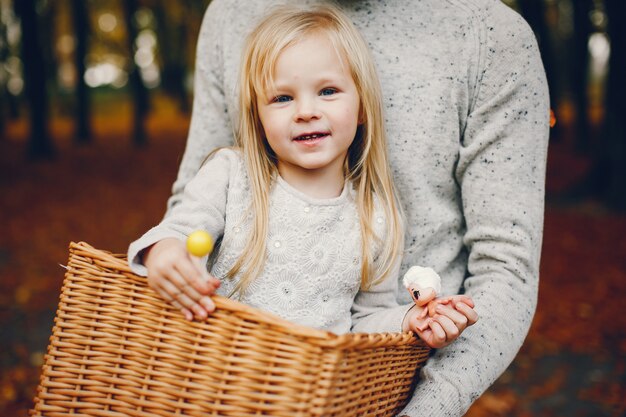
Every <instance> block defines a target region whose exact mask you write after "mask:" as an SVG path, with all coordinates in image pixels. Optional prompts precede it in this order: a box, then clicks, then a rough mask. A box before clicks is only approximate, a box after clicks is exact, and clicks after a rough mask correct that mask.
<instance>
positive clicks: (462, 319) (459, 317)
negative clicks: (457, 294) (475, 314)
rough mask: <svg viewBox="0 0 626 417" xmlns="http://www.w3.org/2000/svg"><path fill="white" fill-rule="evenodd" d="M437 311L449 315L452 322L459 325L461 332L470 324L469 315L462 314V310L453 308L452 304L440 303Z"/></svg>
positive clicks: (445, 315)
mask: <svg viewBox="0 0 626 417" xmlns="http://www.w3.org/2000/svg"><path fill="white" fill-rule="evenodd" d="M460 304H463V305H465V304H464V303H460ZM460 304H459V305H460ZM435 311H436V312H437V313H438V314H441V315H442V316H444V317H447V318H449V319H450V320H452V322H453V323H454V324H455V326H456V327H457V329H458V330H459V332H462V331H463V330H465V328H466V327H467V326H468V319H467V317H466V316H465V315H464V314H462V313H461V312H459V311H457V310H455V309H453V308H452V307H450V306H447V305H439V306H437V308H436V310H435Z"/></svg>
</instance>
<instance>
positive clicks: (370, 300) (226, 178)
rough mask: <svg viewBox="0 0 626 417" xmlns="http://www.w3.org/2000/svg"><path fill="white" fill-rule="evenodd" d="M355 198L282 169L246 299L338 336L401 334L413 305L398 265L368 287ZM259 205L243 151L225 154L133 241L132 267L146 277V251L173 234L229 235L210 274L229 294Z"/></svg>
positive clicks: (380, 232) (378, 222)
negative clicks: (319, 189) (306, 185)
mask: <svg viewBox="0 0 626 417" xmlns="http://www.w3.org/2000/svg"><path fill="white" fill-rule="evenodd" d="M354 196H355V191H354V189H353V187H352V186H351V183H349V182H347V183H346V185H345V186H344V188H343V191H342V192H341V194H340V195H339V196H338V197H335V198H326V199H319V198H313V197H310V196H307V195H306V194H304V193H302V192H300V191H298V190H297V189H295V188H293V187H292V186H290V185H289V184H288V183H287V182H286V181H285V180H283V179H282V178H281V177H280V176H277V177H276V179H275V180H274V181H273V183H272V187H271V189H270V196H269V202H270V207H269V212H270V216H269V223H268V238H267V242H266V245H267V251H266V253H267V257H266V261H265V263H264V267H263V269H262V271H261V273H260V274H259V276H258V277H256V279H255V280H254V281H253V282H252V283H251V285H250V287H249V288H248V289H247V290H246V291H245V292H244V293H243V294H241V293H237V294H236V295H237V299H239V301H241V302H243V303H246V304H248V305H251V306H253V307H257V308H260V309H263V310H266V311H270V312H272V313H274V314H276V315H278V316H280V317H282V318H284V319H287V320H290V321H292V322H294V323H298V324H302V325H306V326H311V327H315V328H318V329H323V330H328V331H332V332H334V333H338V334H341V333H346V332H349V331H350V330H352V331H356V332H366V333H374V332H399V331H401V327H402V319H403V318H404V316H405V314H406V312H407V310H408V308H409V307H410V306H409V305H404V306H399V305H398V304H397V302H396V292H397V288H398V280H397V279H396V277H397V275H398V271H397V269H398V268H399V262H398V265H396V269H395V270H394V271H393V272H392V273H391V274H390V275H389V277H388V278H387V279H385V280H382V281H381V280H378V281H377V283H376V285H372V286H371V287H369V288H368V289H367V290H360V289H359V288H360V286H361V264H362V262H361V232H360V230H361V228H360V224H359V217H358V211H357V208H356V203H355V200H354ZM250 205H251V193H250V180H249V177H248V174H247V173H246V170H245V164H244V162H243V160H242V158H241V155H240V153H239V152H238V151H236V150H233V149H221V150H219V151H217V152H216V153H215V155H214V156H213V157H212V158H211V159H210V160H209V161H208V162H207V163H206V164H205V165H203V166H202V168H201V169H200V171H199V172H198V174H197V175H196V176H195V177H194V178H193V179H192V180H191V181H190V182H189V183H188V184H187V186H186V187H185V191H184V193H183V196H182V199H181V201H180V203H179V204H177V205H176V206H175V207H174V208H173V209H172V211H171V213H170V215H169V216H167V218H165V219H163V220H162V221H161V223H159V224H158V225H156V226H155V227H153V228H152V229H150V230H148V231H147V232H146V233H145V234H144V235H143V236H141V237H140V238H139V239H137V240H136V241H134V242H133V243H131V245H130V247H129V250H128V260H129V264H130V267H131V268H132V270H133V271H134V272H136V273H137V274H140V275H146V273H147V270H146V267H145V266H144V265H142V264H141V261H140V257H139V256H138V255H139V253H140V252H141V251H142V250H144V249H146V248H147V247H149V246H151V245H153V244H154V243H156V242H158V241H159V240H162V239H164V238H168V237H173V238H177V239H180V240H182V241H185V239H186V238H187V236H189V234H190V233H191V232H193V231H195V230H206V231H208V232H209V233H210V234H211V235H212V236H214V237H215V238H216V239H218V240H219V241H220V242H221V243H220V244H219V247H218V248H216V255H215V256H214V257H213V258H212V262H211V273H212V274H213V275H214V276H215V277H217V278H219V279H220V280H221V285H220V287H219V288H218V290H217V293H218V294H219V295H223V296H225V297H228V296H229V295H230V294H231V293H232V292H233V290H234V289H235V286H236V285H237V284H238V283H239V279H240V274H238V275H235V276H234V277H233V278H231V279H229V278H225V277H226V273H227V272H228V271H229V270H230V269H231V268H232V267H233V265H234V264H235V262H236V261H237V260H238V259H239V258H240V257H241V256H242V253H243V249H244V248H245V245H246V241H247V240H248V239H249V236H250V231H251V228H252V224H253V218H252V214H251V212H250ZM377 207H378V206H377ZM383 216H384V214H383V212H382V210H381V209H380V208H378V209H377V210H376V211H375V213H374V222H373V225H372V228H373V230H374V233H376V235H377V236H378V237H379V238H381V239H385V236H386V228H385V224H386V222H385V221H384V217H383ZM380 249H381V248H380V244H376V243H373V244H372V248H371V250H372V254H373V256H372V258H373V259H376V258H378V254H379V252H380ZM205 261H206V259H205Z"/></svg>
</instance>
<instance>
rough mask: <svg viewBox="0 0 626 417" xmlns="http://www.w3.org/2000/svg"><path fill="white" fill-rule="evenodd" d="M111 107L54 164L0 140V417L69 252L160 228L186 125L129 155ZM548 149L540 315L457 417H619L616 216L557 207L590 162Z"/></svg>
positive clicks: (622, 231) (48, 312)
mask: <svg viewBox="0 0 626 417" xmlns="http://www.w3.org/2000/svg"><path fill="white" fill-rule="evenodd" d="M127 114H130V111H129V108H128V107H127V106H121V107H120V108H118V109H117V111H116V112H115V113H114V115H115V117H113V113H112V114H108V113H100V114H99V115H98V116H97V117H95V118H94V121H93V122H94V142H93V144H91V145H89V146H74V145H73V144H72V143H71V139H70V138H71V137H72V132H73V127H72V124H71V122H70V121H69V120H67V119H64V118H55V120H54V122H53V123H52V127H51V129H52V132H53V137H54V140H55V144H56V147H57V155H56V158H55V159H53V160H50V161H43V162H36V163H35V162H25V143H24V138H25V137H26V130H27V129H26V126H25V124H24V123H23V122H13V123H10V124H8V125H7V126H5V128H6V130H5V132H4V133H3V136H1V137H0V193H1V194H2V199H1V202H0V218H1V219H2V226H0V228H1V229H2V231H1V232H0V371H1V374H0V416H6V417H22V416H26V415H27V410H28V408H29V407H31V405H32V398H33V396H34V395H35V389H36V386H37V384H38V378H39V370H40V366H41V364H42V361H43V355H44V353H45V349H46V346H47V343H48V337H49V335H50V331H51V327H52V321H53V317H54V312H55V309H56V305H57V302H58V295H59V291H60V287H61V282H62V280H63V269H62V268H61V267H60V266H59V264H64V262H65V261H66V260H67V247H68V244H69V242H70V241H86V242H88V243H90V244H91V245H93V246H95V247H97V248H102V249H107V250H110V251H113V252H125V251H126V248H127V244H128V242H130V241H131V240H133V239H135V238H136V237H137V236H139V235H140V234H141V233H143V232H144V231H145V230H147V228H148V227H149V226H151V225H153V224H154V223H155V222H157V221H158V220H159V219H160V218H161V216H162V214H163V211H164V207H165V201H166V199H167V197H168V196H169V192H170V186H171V183H172V181H173V179H174V178H175V175H176V170H177V166H178V163H179V161H180V158H181V156H182V152H183V149H184V144H185V137H186V132H187V128H188V119H187V118H186V116H183V115H178V113H176V111H175V109H172V108H168V107H164V108H160V112H157V114H160V115H163V114H167V117H161V116H152V117H151V118H150V119H149V121H148V123H147V125H148V132H149V145H148V146H146V147H144V148H136V147H133V146H132V145H131V143H130V142H131V141H130V138H129V137H128V132H129V131H130V128H129V126H130V119H129V118H128V116H125V115H127ZM571 148H572V146H570V145H569V144H568V143H561V142H558V143H552V144H551V146H550V156H549V165H548V183H547V184H548V197H549V199H548V204H547V209H546V218H545V236H544V243H543V253H542V265H541V283H540V292H539V304H538V309H537V313H536V316H535V318H534V321H533V325H532V328H531V330H530V333H529V335H528V337H527V339H526V342H525V343H524V345H523V347H522V349H521V351H520V352H519V354H518V356H517V358H516V359H515V361H514V362H513V364H512V365H511V366H510V367H509V369H508V370H507V371H506V372H505V373H504V374H503V375H502V376H501V377H500V379H499V380H498V381H497V382H496V383H495V384H494V385H493V386H492V387H491V388H490V389H489V390H488V391H487V392H486V393H485V394H484V395H483V396H482V397H480V398H479V400H478V401H477V402H476V403H475V404H474V405H473V406H472V408H471V409H470V411H469V412H468V414H467V416H469V417H480V416H512V417H529V416H573V417H576V416H578V417H582V416H594V417H596V416H613V417H619V416H624V415H626V314H624V308H623V304H622V303H623V302H624V301H623V299H626V239H625V238H624V236H626V215H625V214H618V213H615V212H612V211H611V210H608V209H607V208H605V207H603V206H602V204H600V203H599V202H597V201H593V200H584V201H575V202H571V201H570V202H567V203H564V202H563V201H561V202H556V201H557V200H559V199H555V198H553V196H556V195H558V194H559V193H560V192H561V191H563V190H566V189H567V188H568V187H570V186H571V185H572V184H574V183H575V182H576V181H578V180H580V178H582V176H583V175H584V174H585V172H586V170H587V169H588V168H589V161H588V160H586V159H585V158H583V157H580V156H577V155H576V154H575V153H574V152H573V151H572V149H571Z"/></svg>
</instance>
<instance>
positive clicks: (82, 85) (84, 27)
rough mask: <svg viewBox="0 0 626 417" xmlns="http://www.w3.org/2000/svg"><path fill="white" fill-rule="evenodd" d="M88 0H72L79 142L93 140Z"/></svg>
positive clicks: (77, 138)
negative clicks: (88, 78)
mask: <svg viewBox="0 0 626 417" xmlns="http://www.w3.org/2000/svg"><path fill="white" fill-rule="evenodd" d="M87 4H88V3H87V2H85V1H84V0H72V20H73V22H74V33H75V35H76V50H75V54H74V59H75V63H76V113H75V114H76V137H75V140H76V142H77V143H89V142H91V125H90V123H89V119H90V114H91V102H90V100H89V88H88V86H87V83H86V82H85V71H86V56H87V42H88V39H89V21H88V14H87Z"/></svg>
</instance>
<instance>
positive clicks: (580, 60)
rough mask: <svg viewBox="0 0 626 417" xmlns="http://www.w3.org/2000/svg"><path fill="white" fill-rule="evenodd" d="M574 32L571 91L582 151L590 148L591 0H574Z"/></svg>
mask: <svg viewBox="0 0 626 417" xmlns="http://www.w3.org/2000/svg"><path fill="white" fill-rule="evenodd" d="M572 6H573V8H574V33H573V39H572V48H571V51H572V56H571V61H570V65H569V67H570V71H571V91H572V95H573V97H574V105H575V108H576V118H575V119H574V123H575V129H574V143H575V146H576V149H577V150H578V151H580V152H584V151H587V150H589V144H590V139H591V138H590V136H589V135H590V133H591V132H590V129H589V118H588V116H587V111H588V108H589V100H588V99H587V87H588V79H589V76H588V75H589V46H588V43H589V36H590V35H591V31H592V27H591V19H590V18H589V13H590V12H591V8H592V6H593V5H592V2H591V0H574V1H572Z"/></svg>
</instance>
